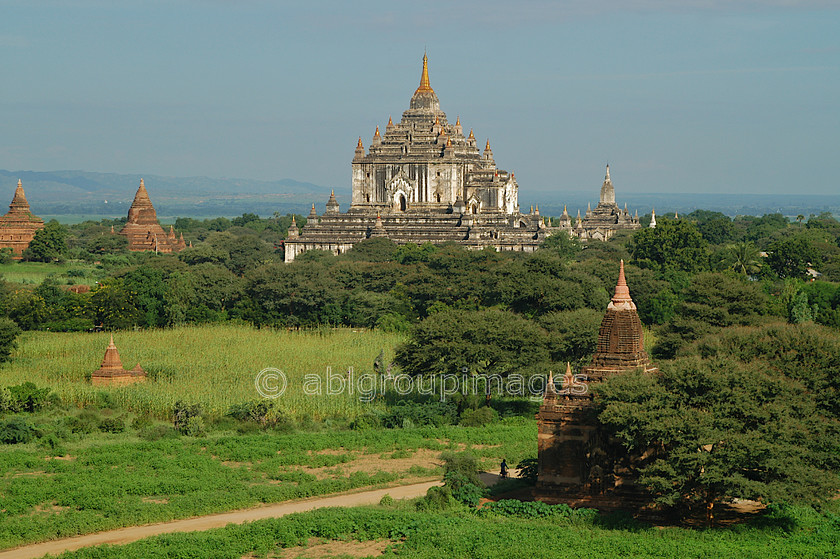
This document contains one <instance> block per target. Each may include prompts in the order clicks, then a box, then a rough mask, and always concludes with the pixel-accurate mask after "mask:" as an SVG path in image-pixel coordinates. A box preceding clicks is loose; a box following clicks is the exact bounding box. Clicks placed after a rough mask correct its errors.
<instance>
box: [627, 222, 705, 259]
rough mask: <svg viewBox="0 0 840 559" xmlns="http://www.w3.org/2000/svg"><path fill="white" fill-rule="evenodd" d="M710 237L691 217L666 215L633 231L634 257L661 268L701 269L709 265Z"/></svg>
mask: <svg viewBox="0 0 840 559" xmlns="http://www.w3.org/2000/svg"><path fill="white" fill-rule="evenodd" d="M706 245H707V243H706V241H705V239H703V236H702V235H701V234H700V232H699V231H698V230H697V227H696V226H695V225H694V223H692V222H691V221H688V220H685V219H676V220H672V219H662V220H661V221H660V222H657V224H656V228H655V229H641V230H639V231H637V232H636V233H635V235H633V244H632V252H633V259H634V260H635V261H636V262H637V263H638V264H639V265H640V266H642V267H650V268H654V269H657V270H683V271H686V272H698V271H702V270H706V269H708V267H709V255H708V252H707V250H706Z"/></svg>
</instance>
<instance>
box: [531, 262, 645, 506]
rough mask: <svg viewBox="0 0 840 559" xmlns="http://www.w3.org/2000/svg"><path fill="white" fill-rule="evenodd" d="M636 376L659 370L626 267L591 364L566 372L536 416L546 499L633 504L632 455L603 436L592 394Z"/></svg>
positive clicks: (621, 269)
mask: <svg viewBox="0 0 840 559" xmlns="http://www.w3.org/2000/svg"><path fill="white" fill-rule="evenodd" d="M633 370H641V371H644V372H646V373H651V372H655V371H656V370H657V368H656V367H655V366H654V365H653V364H651V362H650V359H649V358H648V355H647V352H645V349H644V332H643V330H642V323H641V321H640V320H639V315H638V313H637V312H636V305H635V303H634V302H633V298H632V297H631V296H630V288H629V286H628V285H627V279H626V277H625V273H624V261H621V263H620V264H619V271H618V280H617V282H616V285H615V291H614V293H613V296H612V299H611V300H610V303H609V304H608V305H607V310H606V313H605V314H604V318H603V320H602V321H601V328H600V330H599V332H598V343H597V346H596V350H595V354H594V355H593V356H592V362H591V364H590V365H587V366H585V367H583V368H581V370H580V375H579V376H578V377H573V376H572V371H571V367H570V366H567V368H566V376H565V377H564V390H562V391H561V393H560V395H558V397H557V398H555V399H549V398H544V399H543V405H542V406H540V411H539V413H538V414H537V424H538V432H539V435H538V439H537V441H538V444H537V446H538V457H539V474H538V478H537V494H538V495H539V496H540V497H541V498H546V499H549V500H550V499H552V498H555V497H563V498H567V499H568V498H571V499H589V500H590V501H589V502H590V503H591V502H594V501H593V499H594V500H597V499H598V498H603V497H604V496H607V497H609V498H611V499H612V498H614V497H618V498H621V499H625V498H626V499H633V498H634V497H633V495H637V494H638V488H636V487H635V486H634V481H633V480H632V479H629V478H627V477H626V475H627V474H626V472H627V471H629V470H628V469H627V467H626V461H627V460H629V459H630V458H629V456H628V454H627V451H626V450H625V449H624V447H623V446H622V445H621V444H619V443H616V442H615V441H612V440H610V439H609V437H608V436H607V435H606V434H605V433H604V432H603V431H602V429H601V427H600V424H599V423H598V420H597V413H596V408H595V407H594V406H593V399H592V398H593V395H592V391H591V388H590V387H591V385H592V384H595V383H600V382H602V381H604V380H605V379H607V378H608V377H611V376H615V375H620V374H624V373H626V372H629V371H633ZM579 502H583V501H579Z"/></svg>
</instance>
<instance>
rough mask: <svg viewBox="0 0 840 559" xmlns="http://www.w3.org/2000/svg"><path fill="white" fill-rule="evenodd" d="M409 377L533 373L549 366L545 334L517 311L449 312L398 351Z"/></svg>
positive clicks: (430, 320) (432, 320) (413, 333)
mask: <svg viewBox="0 0 840 559" xmlns="http://www.w3.org/2000/svg"><path fill="white" fill-rule="evenodd" d="M396 361H397V363H398V364H399V365H400V366H401V367H402V368H403V369H404V370H405V371H407V372H408V373H410V374H414V375H424V374H437V373H449V374H457V375H460V374H462V372H463V371H465V370H466V371H468V372H470V373H476V374H498V375H501V376H506V375H508V374H510V373H513V372H519V371H528V370H532V369H533V368H535V367H539V366H540V365H541V364H543V365H544V364H547V363H548V361H549V352H548V338H547V334H546V332H545V330H543V329H542V328H540V327H539V326H538V325H537V324H535V323H534V322H532V321H530V320H528V319H526V318H524V317H522V316H520V315H516V314H514V313H511V312H507V311H500V310H495V309H490V310H481V311H461V310H446V311H441V312H438V313H435V314H433V315H431V316H430V317H429V318H427V319H425V320H423V321H422V322H420V323H419V324H417V325H416V326H415V327H414V328H413V329H412V331H411V338H410V339H409V341H408V342H406V343H405V344H403V345H401V346H399V347H398V348H397V356H396Z"/></svg>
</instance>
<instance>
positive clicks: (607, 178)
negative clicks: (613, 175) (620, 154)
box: [604, 163, 620, 181]
mask: <svg viewBox="0 0 840 559" xmlns="http://www.w3.org/2000/svg"><path fill="white" fill-rule="evenodd" d="M619 174H620V173H619ZM604 180H605V181H608V180H610V164H609V163H607V176H605V177H604Z"/></svg>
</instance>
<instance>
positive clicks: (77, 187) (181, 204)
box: [0, 169, 840, 218]
mask: <svg viewBox="0 0 840 559" xmlns="http://www.w3.org/2000/svg"><path fill="white" fill-rule="evenodd" d="M142 177H143V179H144V180H145V183H146V188H147V189H148V191H149V195H150V196H151V198H152V202H153V203H154V204H155V208H156V209H157V211H158V215H160V216H204V217H209V216H236V215H241V214H243V213H245V212H251V213H256V214H259V215H262V216H268V215H271V214H272V213H274V212H280V213H281V214H286V213H289V212H296V213H300V214H307V213H309V208H310V206H311V204H312V203H313V202H314V203H315V204H316V207H317V209H318V213H322V212H323V211H324V204H325V203H326V201H327V198H328V197H329V193H330V189H331V187H328V186H321V185H317V184H313V183H310V182H303V181H297V180H294V179H279V180H276V181H259V180H253V179H226V178H222V179H217V178H210V177H161V176H156V175H142ZM140 178H141V175H121V174H116V173H90V172H85V171H6V170H2V169H0V208H2V207H3V206H4V205H5V203H7V202H5V199H8V201H11V199H12V195H13V193H14V188H15V185H16V184H17V180H18V179H21V180H22V181H23V185H24V188H25V190H26V197H27V199H28V200H29V203H30V204H31V205H32V210H33V211H34V212H35V213H36V214H37V215H46V216H55V215H57V216H71V215H73V216H78V215H100V216H124V215H126V213H127V212H128V207H129V206H130V205H131V201H132V200H133V199H134V193H135V192H136V191H137V186H138V185H139V184H140ZM335 193H336V197H337V198H338V201H339V203H340V204H341V209H342V210H345V209H347V206H348V203H349V199H350V189H349V187H345V188H336V189H335ZM598 194H599V191H598V190H597V189H595V190H593V191H592V192H580V191H552V192H545V191H534V190H530V189H527V188H523V189H522V191H520V194H519V203H520V206H521V208H522V211H523V212H528V210H529V209H530V206H531V205H539V207H540V213H541V214H543V215H554V216H557V215H560V214H561V213H563V205H564V204H566V205H567V206H568V211H569V213H570V214H571V215H572V216H574V215H576V214H577V211H578V210H580V211H581V214H583V213H585V212H586V207H587V203H590V204H591V205H592V207H593V208H594V207H595V205H596V204H597V203H598ZM616 197H617V199H618V203H619V204H620V205H621V206H623V205H624V203H625V202H627V207H628V209H629V210H630V212H631V213H633V212H635V211H636V210H638V212H639V215H645V214H649V213H650V210H651V208H656V212H657V214H659V215H664V214H667V213H673V212H674V211H678V212H679V213H680V214H685V213H689V212H691V211H693V210H696V209H698V208H699V209H705V210H712V211H719V212H723V213H725V214H727V215H729V216H736V215H764V214H766V213H775V212H781V213H782V214H784V215H786V216H791V217H796V216H797V215H799V214H802V215H804V216H805V217H806V218H807V217H808V216H809V215H811V214H819V213H821V212H831V213H833V214H834V215H840V196H829V195H779V194H692V193H659V194H633V193H628V194H623V193H622V192H621V191H620V190H619V192H617V193H616ZM0 213H2V210H0Z"/></svg>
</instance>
